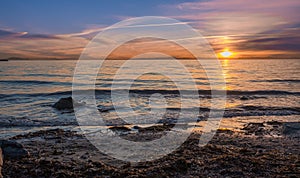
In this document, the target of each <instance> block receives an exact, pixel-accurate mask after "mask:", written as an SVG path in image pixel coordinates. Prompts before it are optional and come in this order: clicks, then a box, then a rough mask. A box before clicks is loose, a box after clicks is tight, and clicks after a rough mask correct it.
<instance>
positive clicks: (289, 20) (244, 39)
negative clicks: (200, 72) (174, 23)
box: [163, 0, 300, 57]
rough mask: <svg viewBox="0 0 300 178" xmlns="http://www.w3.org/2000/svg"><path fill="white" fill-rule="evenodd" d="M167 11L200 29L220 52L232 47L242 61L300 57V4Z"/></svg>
mask: <svg viewBox="0 0 300 178" xmlns="http://www.w3.org/2000/svg"><path fill="white" fill-rule="evenodd" d="M163 8H167V9H168V11H167V12H168V14H167V15H169V16H171V17H174V18H177V19H181V20H183V21H188V22H189V24H191V25H192V26H193V27H195V28H197V29H199V31H200V32H201V33H202V34H203V35H204V36H206V37H207V39H208V40H209V41H210V42H211V44H212V45H213V47H214V48H215V50H217V51H220V50H222V49H223V48H228V47H229V48H233V50H236V51H239V54H240V57H243V56H247V57H248V56H249V55H252V57H255V56H257V57H264V56H265V57H272V56H273V57H276V56H278V54H283V56H284V55H285V56H290V55H292V56H300V52H299V50H296V49H297V46H298V44H299V43H298V42H299V41H300V40H299V38H300V36H299V32H300V28H299V27H300V20H299V19H300V14H299V13H298V10H299V9H300V2H299V1H298V0H286V1H282V0H272V1H268V0H243V1H240V0H226V1H224V0H211V1H198V2H187V3H180V4H173V5H167V6H164V7H163ZM270 38H271V39H273V40H268V39H270ZM274 39H276V40H274ZM291 39H293V40H291ZM264 51H265V54H264V53H263V52H264ZM243 53H244V54H243ZM284 53H285V54H284ZM262 54H264V55H262Z"/></svg>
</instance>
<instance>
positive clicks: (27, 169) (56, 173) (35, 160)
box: [0, 122, 300, 178]
mask: <svg viewBox="0 0 300 178" xmlns="http://www.w3.org/2000/svg"><path fill="white" fill-rule="evenodd" d="M168 128H169V126H167V127H166V128H165V129H168ZM111 129H112V130H119V129H120V128H111ZM122 129H124V128H122ZM162 129H164V128H163V127H162V126H160V127H159V128H157V129H155V128H151V129H148V130H147V129H142V130H141V133H144V134H148V136H149V135H150V136H151V135H153V136H155V135H156V132H158V131H161V130H162ZM126 130H127V129H125V131H126ZM200 134H201V133H199V132H194V133H193V134H192V135H191V136H190V137H189V139H188V140H187V141H186V142H185V143H184V144H183V145H182V146H181V147H180V148H179V149H177V150H176V151H174V152H173V153H171V154H169V155H167V156H165V157H163V158H161V159H158V160H154V161H149V162H143V163H138V164H130V163H125V162H122V161H118V160H115V159H113V158H111V157H109V156H107V155H104V154H102V153H100V152H99V151H98V150H97V149H96V148H95V147H94V146H93V145H92V144H90V143H89V142H88V140H87V139H86V138H85V137H84V136H82V135H80V134H78V133H76V132H74V131H64V130H61V129H53V130H47V131H38V132H33V133H29V134H26V135H18V136H15V137H13V138H11V139H10V140H9V141H10V143H16V142H17V143H18V144H21V145H22V146H20V145H19V146H18V147H17V148H19V149H24V150H26V151H27V152H28V154H26V155H25V154H23V155H22V156H21V157H17V158H15V157H11V156H6V155H5V154H4V163H3V167H2V174H3V176H4V177H8V178H9V177H20V178H21V177H299V175H300V161H299V158H300V155H299V150H300V145H299V141H300V134H299V123H281V122H265V123H249V124H246V125H245V126H244V128H243V129H242V130H241V131H231V130H226V129H222V130H218V132H217V133H216V135H215V136H214V138H213V139H212V140H211V141H210V142H209V144H207V145H206V146H204V147H199V146H198V139H199V136H200ZM4 149H5V148H4ZM2 150H3V145H2ZM0 158H1V157H0ZM109 162H111V163H114V165H118V166H117V167H113V166H110V164H107V163H109ZM0 163H1V159H0ZM0 168H1V167H0Z"/></svg>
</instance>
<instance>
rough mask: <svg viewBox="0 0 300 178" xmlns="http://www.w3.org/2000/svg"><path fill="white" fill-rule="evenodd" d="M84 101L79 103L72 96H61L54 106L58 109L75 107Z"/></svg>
mask: <svg viewBox="0 0 300 178" xmlns="http://www.w3.org/2000/svg"><path fill="white" fill-rule="evenodd" d="M80 105H82V103H78V102H76V101H74V100H73V98H72V97H67V98H61V99H59V100H58V101H57V102H56V103H55V104H54V105H53V106H52V107H54V108H56V109H58V110H64V109H73V108H74V107H73V106H80Z"/></svg>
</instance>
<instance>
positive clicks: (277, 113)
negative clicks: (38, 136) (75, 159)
mask: <svg viewBox="0 0 300 178" xmlns="http://www.w3.org/2000/svg"><path fill="white" fill-rule="evenodd" d="M139 62H140V64H149V67H152V68H153V66H155V65H157V66H159V67H157V69H158V71H157V73H147V74H144V75H141V76H139V77H138V78H136V79H135V80H134V82H133V84H132V85H131V88H130V89H131V90H132V92H131V94H130V103H131V107H132V109H133V110H134V111H135V113H134V115H135V116H134V117H136V118H139V117H141V118H145V117H144V116H147V115H148V114H149V111H150V110H151V107H153V106H150V104H149V98H151V96H152V94H155V93H160V94H161V95H160V97H163V98H164V100H165V101H166V105H164V106H161V105H159V106H157V108H158V109H165V110H166V114H165V115H163V116H162V118H161V120H159V119H158V120H157V121H158V122H163V120H168V119H172V118H173V117H176V114H178V113H179V112H180V108H182V107H183V106H182V105H181V102H180V94H179V93H178V92H176V89H177V88H176V87H177V86H176V85H175V84H174V82H172V80H176V81H182V82H183V83H184V82H186V87H187V88H189V87H190V86H189V85H190V81H189V79H187V78H186V77H185V76H184V75H182V71H183V69H182V68H176V67H174V66H172V65H166V64H167V63H168V61H167V63H166V61H164V60H151V61H150V60H147V61H145V60H137V66H139ZM220 62H221V65H222V68H223V71H222V75H223V77H224V79H225V81H226V87H224V86H220V88H219V90H226V91H227V100H226V109H225V113H224V116H223V120H224V121H225V122H224V123H226V121H228V120H232V122H238V124H237V125H241V124H244V123H247V122H248V121H250V120H251V121H253V120H258V121H264V120H281V121H300V117H299V116H300V100H299V98H300V60H298V59H286V60H284V59H282V60H270V59H268V60H246V59H244V60H242V59H240V60H222V61H220ZM123 63H124V61H121V60H114V61H113V60H110V61H106V62H105V63H104V64H103V65H102V68H101V70H99V73H98V75H97V79H96V83H95V91H96V92H95V93H96V102H97V105H98V107H99V109H101V108H112V107H113V105H112V101H111V96H110V90H111V86H112V82H115V83H114V86H115V87H117V88H118V89H122V87H123V86H127V85H128V84H129V82H130V81H131V75H130V72H133V73H136V72H141V73H143V71H144V70H145V65H143V66H142V67H137V68H136V69H135V70H134V71H132V69H131V68H128V71H127V73H126V72H125V73H126V74H123V75H122V77H121V78H117V79H114V75H115V72H116V71H117V70H118V69H119V67H120V66H121V64H123ZM181 63H182V64H183V65H184V66H186V67H187V68H188V71H189V73H190V75H191V76H192V78H193V79H194V85H195V86H192V87H196V88H197V90H199V98H198V99H199V100H200V104H198V102H195V101H194V100H195V98H194V97H192V98H190V99H189V101H188V103H189V104H188V105H185V106H184V107H186V108H200V113H199V115H198V118H190V119H191V120H194V119H196V120H198V121H199V120H201V119H205V117H207V115H208V113H209V109H210V106H211V99H210V92H209V91H210V84H209V81H208V80H207V77H206V72H207V71H209V70H212V71H213V70H216V69H215V68H213V67H212V68H209V69H206V71H205V70H204V69H203V68H202V67H201V65H199V63H197V61H194V60H181ZM0 64H1V66H0V88H1V93H0V107H1V112H0V133H1V134H0V135H1V136H0V137H9V136H12V135H14V134H20V133H25V132H28V131H33V130H40V129H46V128H53V127H63V128H73V127H76V126H77V125H78V124H77V120H76V118H75V115H74V113H73V112H70V111H58V110H56V109H55V108H53V107H52V105H53V104H54V103H55V102H56V101H58V100H59V99H60V98H62V97H68V96H71V95H72V82H73V74H74V69H75V66H76V61H75V60H74V61H71V60H68V61H55V60H45V61H8V62H1V63H0ZM146 66H147V65H146ZM162 66H163V67H162ZM94 67H97V66H94ZM154 68H155V67H154ZM124 70H125V71H126V67H124ZM159 70H162V71H172V74H173V75H172V77H171V78H170V77H169V78H168V77H166V76H163V75H161V74H159V72H160V71H159ZM85 75H92V74H90V73H89V70H87V71H85ZM80 85H81V86H82V88H83V89H86V90H90V89H91V88H89V86H88V85H85V83H84V81H83V82H82V83H81V84H80ZM114 104H115V105H118V104H120V103H114ZM154 107H155V106H154ZM123 112H124V113H123V114H124V115H125V116H126V117H133V116H132V115H131V114H132V113H126V110H124V111H123ZM101 114H102V117H103V118H104V119H105V120H106V121H107V123H108V124H111V125H114V124H120V123H119V122H120V120H118V115H117V114H116V112H115V111H114V110H113V109H112V110H110V111H109V112H103V113H101ZM160 116H161V115H160ZM152 117H154V116H152ZM155 117H156V116H155ZM157 117H158V116H157ZM185 117H186V118H187V119H189V116H188V115H187V116H185ZM148 119H149V121H148V122H149V124H151V122H152V120H151V118H150V117H149V118H148ZM121 123H122V122H121ZM227 123H228V122H227ZM133 124H134V123H133ZM146 124H147V123H146ZM235 125H236V124H233V123H229V124H228V126H231V127H235ZM224 127H226V126H224Z"/></svg>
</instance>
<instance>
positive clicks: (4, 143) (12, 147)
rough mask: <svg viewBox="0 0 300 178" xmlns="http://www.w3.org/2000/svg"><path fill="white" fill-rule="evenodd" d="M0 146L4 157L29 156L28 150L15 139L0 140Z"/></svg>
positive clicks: (17, 157)
mask: <svg viewBox="0 0 300 178" xmlns="http://www.w3.org/2000/svg"><path fill="white" fill-rule="evenodd" d="M0 147H1V149H2V153H3V155H4V157H5V158H6V157H8V158H12V159H19V158H23V157H28V156H29V152H28V151H27V150H26V149H25V148H24V147H23V145H22V144H20V143H17V142H15V141H10V140H0Z"/></svg>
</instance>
